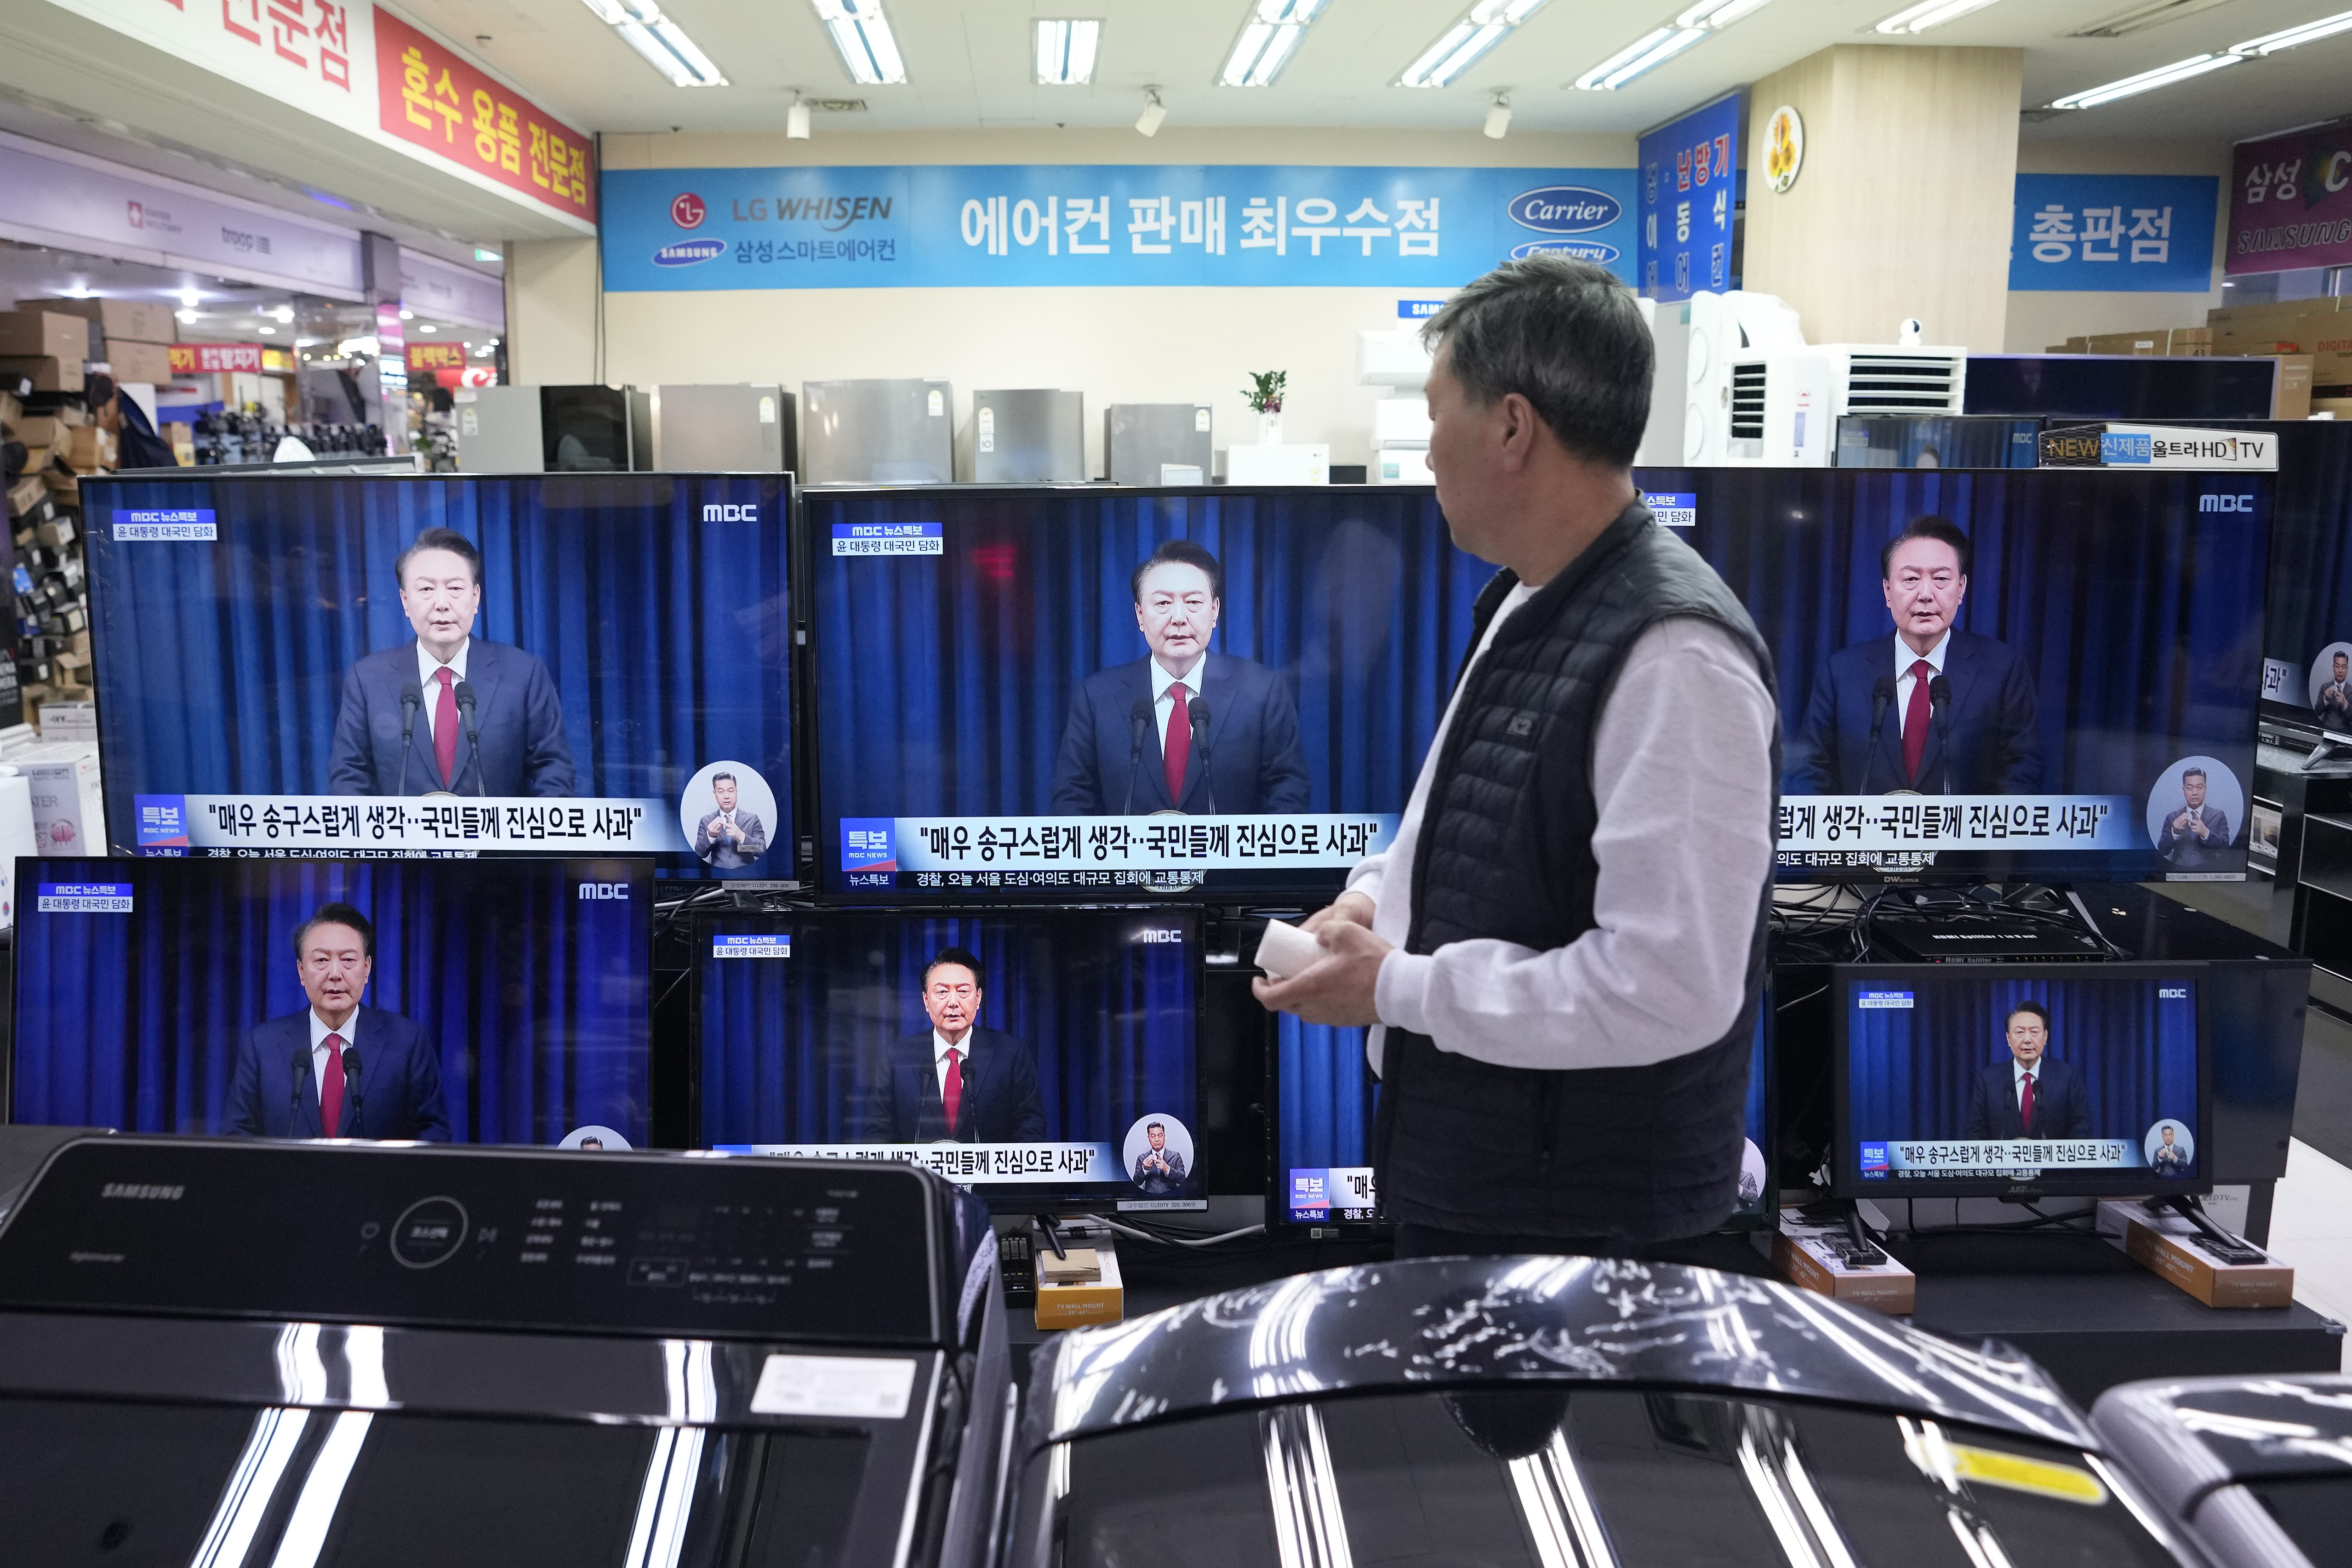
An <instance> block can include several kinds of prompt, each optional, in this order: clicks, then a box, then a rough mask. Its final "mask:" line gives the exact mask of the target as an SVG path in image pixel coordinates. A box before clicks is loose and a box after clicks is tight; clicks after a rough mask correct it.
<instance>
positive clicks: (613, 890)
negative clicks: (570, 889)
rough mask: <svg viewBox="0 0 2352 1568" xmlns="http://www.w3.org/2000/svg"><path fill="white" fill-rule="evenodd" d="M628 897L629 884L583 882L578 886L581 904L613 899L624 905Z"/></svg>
mask: <svg viewBox="0 0 2352 1568" xmlns="http://www.w3.org/2000/svg"><path fill="white" fill-rule="evenodd" d="M628 896H629V884H628V883H625V882H583V883H581V884H580V901H581V902H582V903H583V904H586V903H589V902H591V901H594V900H613V899H618V900H620V901H622V902H624V903H625V902H627V900H628Z"/></svg>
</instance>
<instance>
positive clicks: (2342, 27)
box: [2230, 11, 2352, 57]
mask: <svg viewBox="0 0 2352 1568" xmlns="http://www.w3.org/2000/svg"><path fill="white" fill-rule="evenodd" d="M2347 30H2352V11H2339V12H2337V13H2336V15H2335V16H2322V17H2321V18H2320V19H2319V20H2318V21H2316V22H2305V23H2304V24H2303V25H2302V26H2296V27H2288V28H2285V29H2284V30H2283V31H2281V32H2276V33H2264V34H2263V36H2262V37H2259V38H2249V39H2248V40H2246V41H2245V42H2244V43H2242V44H2231V46H2230V52H2231V54H2233V55H2246V56H2250V57H2262V56H2264V55H2274V54H2277V53H2278V52H2279V51H2280V50H2281V49H2292V48H2294V47H2297V46H2299V45H2302V44H2309V43H2315V42H2317V41H2318V40H2319V39H2321V38H2332V37H2335V36H2336V34H2338V33H2341V32H2345V31H2347Z"/></svg>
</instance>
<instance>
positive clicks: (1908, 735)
mask: <svg viewBox="0 0 2352 1568" xmlns="http://www.w3.org/2000/svg"><path fill="white" fill-rule="evenodd" d="M1935 678H1936V666H1935V665H1933V664H1929V663H1927V660H1925V659H1915V660H1914V661H1912V664H1911V700H1910V701H1909V702H1907V703H1905V704H1904V705H1903V779H1904V782H1906V783H1907V784H1916V783H1917V782H1918V781H1919V758H1921V756H1923V755H1924V754H1925V753H1926V752H1927V683H1928V682H1929V681H1932V680H1934V679H1935Z"/></svg>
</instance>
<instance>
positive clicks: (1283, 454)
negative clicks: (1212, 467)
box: [1225, 444, 1331, 485]
mask: <svg viewBox="0 0 2352 1568" xmlns="http://www.w3.org/2000/svg"><path fill="white" fill-rule="evenodd" d="M1330 482H1331V449H1330V448H1329V447H1328V446H1325V445H1322V444H1316V445H1312V446H1308V445H1297V446H1292V445H1269V444H1259V445H1256V446H1228V447H1227V448H1225V483H1226V484H1228V485H1328V484H1329V483H1330Z"/></svg>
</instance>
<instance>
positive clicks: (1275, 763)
mask: <svg viewBox="0 0 2352 1568" xmlns="http://www.w3.org/2000/svg"><path fill="white" fill-rule="evenodd" d="M1202 686H1203V690H1202V700H1204V701H1205V702H1206V703H1207V704H1208V705H1209V733H1208V747H1207V749H1208V755H1209V764H1210V777H1209V779H1207V780H1206V781H1205V782H1204V780H1203V779H1202V768H1201V752H1202V748H1201V747H1198V746H1195V747H1193V748H1192V760H1191V762H1190V763H1188V764H1187V765H1186V767H1185V769H1184V789H1183V792H1182V794H1183V798H1182V799H1181V800H1172V801H1171V800H1169V799H1168V778H1167V774H1168V769H1167V768H1166V766H1165V764H1163V763H1162V762H1161V760H1160V724H1159V719H1158V716H1156V715H1155V716H1153V718H1152V719H1151V721H1150V722H1149V723H1147V724H1145V725H1144V727H1143V754H1142V756H1141V757H1140V758H1139V759H1138V760H1137V761H1136V763H1135V766H1134V768H1133V769H1132V772H1133V775H1134V779H1135V793H1134V796H1133V800H1132V802H1131V803H1128V802H1129V795H1128V788H1127V785H1128V777H1129V771H1130V769H1129V766H1128V757H1129V751H1130V748H1131V747H1132V746H1133V744H1134V730H1133V728H1132V727H1131V726H1130V725H1129V716H1130V715H1131V714H1132V713H1133V712H1134V711H1135V705H1136V702H1137V700H1138V699H1141V700H1142V701H1144V702H1147V703H1148V702H1150V700H1151V661H1150V659H1149V658H1143V659H1138V660H1137V661H1135V663H1133V664H1117V665H1114V666H1112V667H1111V668H1109V669H1108V670H1097V671H1096V672H1095V673H1094V674H1091V675H1088V676H1087V678H1086V681H1085V682H1084V684H1082V685H1080V686H1079V687H1078V689H1077V693H1076V695H1074V696H1073V697H1072V698H1071V699H1070V716H1069V719H1068V721H1067V722H1066V724H1065V725H1064V726H1063V728H1062V751H1061V755H1060V757H1059V758H1057V759H1056V760H1055V764H1054V794H1053V800H1052V802H1051V805H1050V807H1049V808H1048V809H1049V810H1052V812H1053V813H1054V814H1055V816H1077V815H1090V816H1103V815H1108V814H1111V813H1115V812H1117V811H1118V810H1120V809H1121V806H1122V804H1125V805H1126V809H1127V810H1128V811H1129V812H1130V813H1131V814H1134V815H1138V816H1140V815H1145V814H1148V813H1150V812H1152V811H1165V810H1169V809H1170V808H1171V806H1172V807H1174V808H1175V809H1177V810H1184V811H1196V812H1205V811H1207V810H1208V809H1209V795H1210V789H1209V788H1208V786H1209V785H1213V786H1214V789H1215V794H1216V797H1217V811H1218V813H1219V814H1220V815H1223V816H1252V815H1256V814H1259V813H1269V814H1271V813H1278V812H1296V811H1304V810H1307V753H1306V751H1305V749H1304V748H1303V747H1301V746H1300V745H1299V742H1298V706H1297V704H1296V703H1294V702H1293V701H1291V697H1290V692H1289V690H1288V688H1286V686H1284V685H1283V684H1282V681H1281V679H1280V678H1279V677H1278V676H1276V674H1275V673H1274V672H1273V671H1272V670H1269V669H1267V668H1266V667H1265V665H1264V664H1255V663H1253V662H1252V661H1250V660H1248V659H1233V658H1228V657H1226V656H1225V655H1224V654H1223V653H1211V654H1210V655H1209V656H1208V671H1207V674H1206V676H1205V677H1204V679H1203V682H1202Z"/></svg>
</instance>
